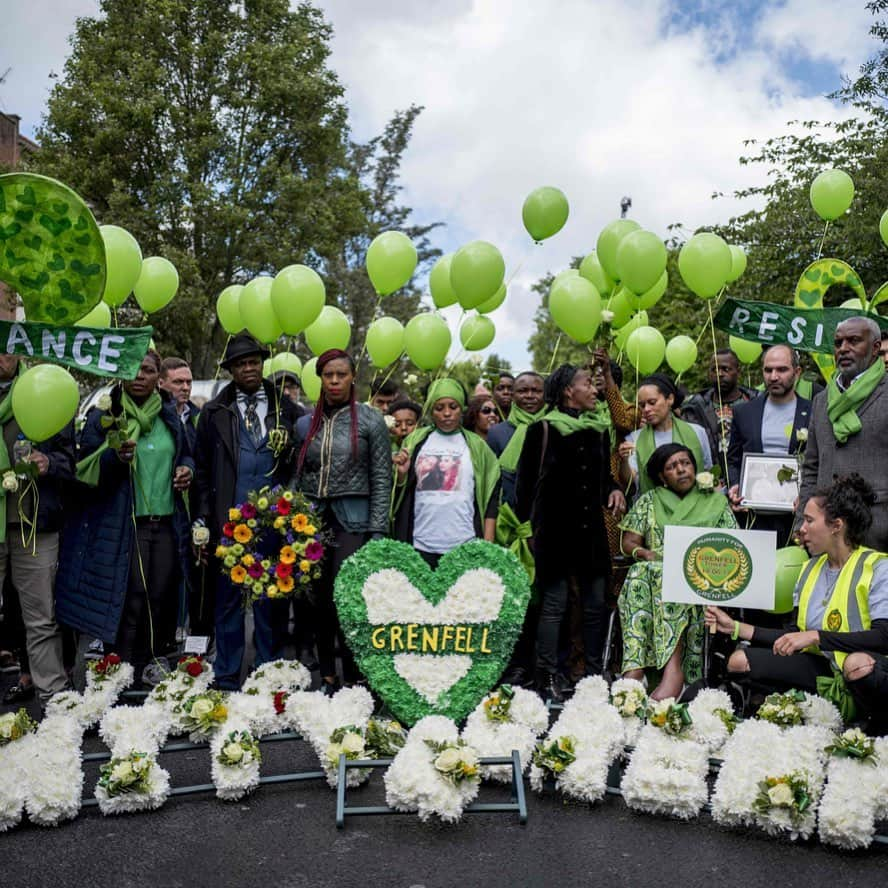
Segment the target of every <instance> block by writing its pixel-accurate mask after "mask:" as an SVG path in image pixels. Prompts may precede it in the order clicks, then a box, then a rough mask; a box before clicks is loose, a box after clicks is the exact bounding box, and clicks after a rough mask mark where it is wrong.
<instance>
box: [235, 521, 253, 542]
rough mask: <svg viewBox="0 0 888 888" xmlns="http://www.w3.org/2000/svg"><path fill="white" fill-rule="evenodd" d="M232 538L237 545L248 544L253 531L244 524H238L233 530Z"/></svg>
mask: <svg viewBox="0 0 888 888" xmlns="http://www.w3.org/2000/svg"><path fill="white" fill-rule="evenodd" d="M234 538H235V539H236V540H237V541H238V542H239V543H249V542H250V540H251V539H253V531H252V530H250V528H249V527H247V525H246V524H238V525H237V527H235V528H234Z"/></svg>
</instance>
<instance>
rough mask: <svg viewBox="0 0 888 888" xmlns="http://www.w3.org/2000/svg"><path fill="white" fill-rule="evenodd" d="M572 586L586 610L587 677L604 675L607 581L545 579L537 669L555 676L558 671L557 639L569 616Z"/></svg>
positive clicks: (584, 625) (584, 631)
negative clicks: (602, 669) (569, 599)
mask: <svg viewBox="0 0 888 888" xmlns="http://www.w3.org/2000/svg"><path fill="white" fill-rule="evenodd" d="M571 585H573V586H575V587H576V588H577V590H578V593H579V596H580V601H581V603H582V608H583V647H584V651H585V658H586V674H587V675H598V674H600V673H601V667H602V663H601V655H602V652H603V650H604V638H605V635H606V633H607V606H606V604H605V598H606V595H607V577H605V576H601V577H561V578H557V579H556V578H546V579H545V580H544V581H543V582H542V583H541V584H540V591H541V593H542V603H541V607H540V621H539V626H538V627H537V669H539V670H541V671H544V672H547V673H549V674H550V675H554V674H555V672H556V671H557V669H558V638H559V635H560V632H561V623H562V620H563V619H564V616H565V614H566V613H567V602H568V598H569V592H570V587H571Z"/></svg>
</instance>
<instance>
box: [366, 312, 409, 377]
mask: <svg viewBox="0 0 888 888" xmlns="http://www.w3.org/2000/svg"><path fill="white" fill-rule="evenodd" d="M403 351H404V325H403V324H402V323H401V322H400V321H399V320H397V319H396V318H388V317H386V318H377V319H376V320H375V321H374V322H373V323H372V324H371V325H370V326H369V327H368V328H367V354H369V355H370V360H371V361H372V362H373V364H374V365H375V366H376V367H387V366H388V365H389V364H391V363H392V362H394V361H397V360H398V358H400V357H401V352H403Z"/></svg>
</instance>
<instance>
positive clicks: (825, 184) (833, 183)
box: [809, 170, 854, 222]
mask: <svg viewBox="0 0 888 888" xmlns="http://www.w3.org/2000/svg"><path fill="white" fill-rule="evenodd" d="M809 196H810V198H811V206H812V207H813V208H814V212H815V213H817V215H818V216H820V218H821V219H823V221H824V222H833V221H834V220H836V219H838V218H839V216H841V215H843V214H844V213H846V212H847V211H848V208H849V207H850V206H851V201H852V200H854V182H853V180H852V179H851V177H850V176H849V175H848V174H847V173H846V172H845V171H844V170H824V171H823V172H822V173H820V174H818V175H817V176H815V178H814V181H813V182H812V183H811V190H810V192H809Z"/></svg>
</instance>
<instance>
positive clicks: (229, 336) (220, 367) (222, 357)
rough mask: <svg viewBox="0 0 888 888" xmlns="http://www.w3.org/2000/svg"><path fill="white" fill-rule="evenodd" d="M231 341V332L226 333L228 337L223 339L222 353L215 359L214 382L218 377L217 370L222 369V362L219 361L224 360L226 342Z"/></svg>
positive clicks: (226, 347)
mask: <svg viewBox="0 0 888 888" xmlns="http://www.w3.org/2000/svg"><path fill="white" fill-rule="evenodd" d="M229 342H231V334H230V333H229V334H228V339H226V340H225V345H224V347H223V348H222V355H221V356H220V358H219V360H218V361H216V372H215V373H214V374H213V382H215V381H216V380H217V379H218V378H219V371H220V370H221V369H222V364H221V363H219V362H220V361H223V360H225V352H226V351H228V343H229Z"/></svg>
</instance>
